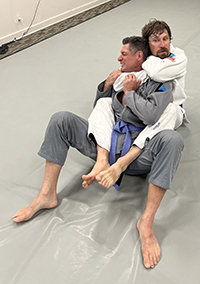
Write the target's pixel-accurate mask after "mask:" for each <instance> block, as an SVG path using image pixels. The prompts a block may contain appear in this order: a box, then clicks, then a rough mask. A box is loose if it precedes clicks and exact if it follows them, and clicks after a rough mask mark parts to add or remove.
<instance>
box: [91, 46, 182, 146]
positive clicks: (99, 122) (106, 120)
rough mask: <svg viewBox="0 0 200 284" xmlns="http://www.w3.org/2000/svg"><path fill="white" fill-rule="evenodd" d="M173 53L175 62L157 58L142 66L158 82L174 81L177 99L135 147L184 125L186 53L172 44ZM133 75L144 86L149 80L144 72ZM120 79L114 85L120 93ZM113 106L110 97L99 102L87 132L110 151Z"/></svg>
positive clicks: (140, 135) (142, 135) (151, 57)
mask: <svg viewBox="0 0 200 284" xmlns="http://www.w3.org/2000/svg"><path fill="white" fill-rule="evenodd" d="M170 51H171V53H172V54H171V56H172V57H174V58H175V61H174V62H172V61H171V60H169V59H167V58H165V59H160V58H158V57H155V56H149V58H148V59H147V60H146V61H145V62H144V63H143V65H142V67H143V69H144V70H145V71H146V72H147V73H148V75H149V76H150V77H151V78H152V79H153V80H155V81H157V82H166V81H170V80H173V85H174V90H173V98H174V100H173V103H170V104H169V105H168V106H167V108H166V109H165V111H164V113H163V114H162V116H161V117H160V119H159V120H158V121H157V122H156V123H155V124H154V125H148V126H147V127H146V128H145V129H144V130H143V131H142V132H141V133H140V134H139V135H138V137H137V138H136V139H135V141H134V145H137V146H138V147H139V148H141V149H142V148H143V147H144V144H145V141H146V139H147V138H149V139H151V138H152V137H153V136H154V135H155V134H156V133H158V132H160V131H161V130H163V129H176V128H178V127H179V126H180V125H181V124H182V122H183V117H184V114H185V110H184V109H183V108H182V107H180V105H182V104H183V103H184V102H185V100H186V94H185V92H184V85H185V74H186V66H187V57H186V55H185V53H184V51H183V50H181V49H179V48H174V47H173V46H172V45H171V49H170ZM134 74H135V75H136V77H137V76H138V77H137V80H139V79H142V83H143V82H144V81H145V80H146V77H145V76H144V73H143V72H137V73H134ZM137 74H138V75H137ZM121 76H125V74H122V75H121ZM121 76H120V77H121ZM120 77H119V78H118V79H117V80H116V82H115V83H114V85H113V87H114V89H115V90H116V91H119V89H120V88H121V87H122V85H121V86H120ZM121 82H122V80H121ZM103 100H104V101H103ZM101 101H103V102H101ZM111 103H112V102H111V99H110V98H102V99H100V100H98V102H97V105H96V106H95V108H94V110H93V112H92V113H91V116H90V117H89V129H88V134H91V133H92V134H93V135H94V137H95V139H96V141H97V144H98V145H99V146H101V147H103V148H105V149H107V150H108V151H109V150H110V143H111V133H112V129H113V127H114V124H115V120H114V115H113V110H112V106H111ZM102 126H103V127H102ZM100 128H102V129H100Z"/></svg>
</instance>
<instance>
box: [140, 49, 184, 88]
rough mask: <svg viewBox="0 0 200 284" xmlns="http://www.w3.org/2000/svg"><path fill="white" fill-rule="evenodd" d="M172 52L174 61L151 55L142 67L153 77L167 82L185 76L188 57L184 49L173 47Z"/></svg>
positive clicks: (158, 80)
mask: <svg viewBox="0 0 200 284" xmlns="http://www.w3.org/2000/svg"><path fill="white" fill-rule="evenodd" d="M172 52H173V54H172V58H175V61H174V62H173V61H171V60H169V59H167V58H165V59H161V58H159V57H156V56H153V55H151V56H149V57H148V59H147V60H146V61H145V62H144V63H143V64H142V68H143V69H144V70H145V71H146V72H147V73H148V75H149V76H150V77H151V79H153V80H155V81H157V82H166V81H171V80H174V79H177V78H179V77H182V76H185V74H186V67H187V57H186V55H185V53H184V51H183V50H181V49H179V48H173V49H172Z"/></svg>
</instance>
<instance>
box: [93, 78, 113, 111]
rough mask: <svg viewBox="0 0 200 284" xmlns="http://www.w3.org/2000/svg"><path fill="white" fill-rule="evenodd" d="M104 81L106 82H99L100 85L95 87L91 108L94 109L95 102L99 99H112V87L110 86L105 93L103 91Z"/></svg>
mask: <svg viewBox="0 0 200 284" xmlns="http://www.w3.org/2000/svg"><path fill="white" fill-rule="evenodd" d="M105 81H106V80H104V81H103V82H101V83H100V84H99V85H98V87H97V93H96V98H95V101H94V105H93V107H95V105H96V103H97V101H98V100H99V99H100V98H111V97H112V93H113V86H110V87H109V88H108V89H107V90H106V91H103V88H104V84H105Z"/></svg>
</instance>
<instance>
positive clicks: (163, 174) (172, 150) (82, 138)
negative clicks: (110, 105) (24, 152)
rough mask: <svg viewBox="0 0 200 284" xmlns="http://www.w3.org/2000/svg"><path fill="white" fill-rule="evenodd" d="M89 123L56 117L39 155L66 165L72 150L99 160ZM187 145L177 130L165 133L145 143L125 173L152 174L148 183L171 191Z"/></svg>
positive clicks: (63, 114)
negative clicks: (90, 138) (171, 185)
mask: <svg viewBox="0 0 200 284" xmlns="http://www.w3.org/2000/svg"><path fill="white" fill-rule="evenodd" d="M87 134H88V121H87V120H85V119H83V118H81V117H79V116H77V115H75V114H73V113H70V112H67V111H63V112H58V113H55V114H54V115H53V116H52V117H51V120H50V122H49V125H48V127H47V129H46V133H45V139H44V142H43V144H42V146H41V148H40V150H39V152H38V155H40V156H41V157H42V158H45V159H46V160H48V161H50V162H53V163H56V164H59V165H61V166H63V165H64V163H65V160H66V157H67V152H68V150H69V147H70V146H71V147H74V148H76V149H77V150H78V151H79V152H81V153H82V154H83V155H85V156H88V157H90V158H91V159H93V160H96V157H97V149H96V146H95V144H94V143H92V142H91V141H90V140H89V139H88V135H87ZM183 147H184V143H183V139H182V136H181V135H180V134H179V133H178V132H176V131H174V130H170V129H169V130H163V131H161V132H159V133H158V134H156V135H155V136H154V137H153V138H152V139H151V140H150V141H149V142H148V143H146V145H145V147H144V148H143V151H142V153H141V154H140V156H139V157H138V158H137V159H136V160H135V161H133V162H132V163H131V164H130V165H129V167H128V168H127V170H126V172H125V173H127V174H128V175H143V174H148V173H150V176H149V182H150V183H152V184H155V185H157V186H160V187H162V188H165V189H169V188H170V184H171V182H172V180H173V177H174V174H175V172H176V170H177V167H178V165H179V161H180V158H181V152H182V150H183Z"/></svg>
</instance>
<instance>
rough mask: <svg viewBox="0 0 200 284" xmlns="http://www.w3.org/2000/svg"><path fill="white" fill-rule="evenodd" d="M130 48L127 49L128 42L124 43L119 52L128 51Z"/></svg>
mask: <svg viewBox="0 0 200 284" xmlns="http://www.w3.org/2000/svg"><path fill="white" fill-rule="evenodd" d="M129 51H130V49H129V43H127V44H124V45H123V46H122V48H121V52H129Z"/></svg>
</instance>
